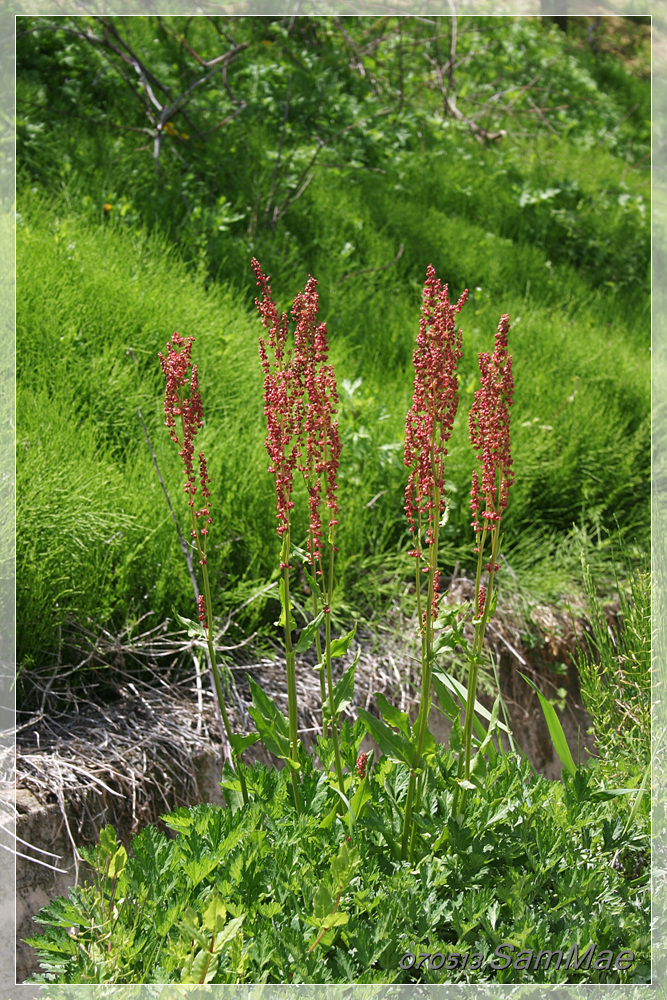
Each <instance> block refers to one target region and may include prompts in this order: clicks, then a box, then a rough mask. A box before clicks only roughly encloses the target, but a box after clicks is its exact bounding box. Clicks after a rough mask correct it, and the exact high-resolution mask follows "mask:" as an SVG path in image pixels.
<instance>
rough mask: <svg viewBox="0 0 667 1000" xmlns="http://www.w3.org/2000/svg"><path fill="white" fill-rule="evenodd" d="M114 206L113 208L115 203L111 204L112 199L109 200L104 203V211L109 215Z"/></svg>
mask: <svg viewBox="0 0 667 1000" xmlns="http://www.w3.org/2000/svg"><path fill="white" fill-rule="evenodd" d="M112 208H113V205H112V204H111V202H110V201H107V202H105V203H104V211H105V212H106V213H107V215H108V214H109V212H110V211H111V209H112Z"/></svg>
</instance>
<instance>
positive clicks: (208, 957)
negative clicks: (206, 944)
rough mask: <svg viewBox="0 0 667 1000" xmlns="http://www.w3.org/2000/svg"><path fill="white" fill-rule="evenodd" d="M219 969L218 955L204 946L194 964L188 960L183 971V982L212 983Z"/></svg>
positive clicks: (196, 956)
mask: <svg viewBox="0 0 667 1000" xmlns="http://www.w3.org/2000/svg"><path fill="white" fill-rule="evenodd" d="M217 971H218V956H217V955H213V954H211V952H210V951H208V950H206V949H204V948H202V949H201V951H198V952H197V954H196V955H195V959H194V962H192V965H191V964H190V962H187V963H186V964H185V965H184V966H183V969H182V971H181V982H182V983H210V982H211V980H212V979H213V978H214V977H215V974H216V972H217Z"/></svg>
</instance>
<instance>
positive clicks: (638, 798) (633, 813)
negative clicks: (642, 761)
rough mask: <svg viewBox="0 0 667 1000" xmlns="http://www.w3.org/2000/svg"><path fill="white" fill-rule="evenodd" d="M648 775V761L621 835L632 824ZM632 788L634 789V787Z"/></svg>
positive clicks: (649, 773)
mask: <svg viewBox="0 0 667 1000" xmlns="http://www.w3.org/2000/svg"><path fill="white" fill-rule="evenodd" d="M650 777H651V763H650V761H649V764H648V766H647V768H646V770H645V771H644V777H643V778H642V783H641V785H640V786H639V788H638V789H637V794H636V796H635V801H634V802H633V804H632V811H631V813H630V815H629V816H628V818H627V820H626V822H625V826H624V827H623V834H622V835H623V836H625V835H626V833H627V832H628V830H629V829H630V827H631V826H632V823H633V821H634V818H635V816H636V815H637V812H638V811H639V805H640V803H641V798H642V795H643V794H644V792H645V791H646V782H647V781H648V780H649V778H650ZM632 790H633V791H634V788H633V789H632Z"/></svg>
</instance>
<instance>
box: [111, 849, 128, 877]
mask: <svg viewBox="0 0 667 1000" xmlns="http://www.w3.org/2000/svg"><path fill="white" fill-rule="evenodd" d="M126 862H127V851H126V850H125V848H124V847H119V848H118V850H117V851H116V853H115V854H114V856H113V857H112V859H111V861H110V863H109V878H118V877H119V876H120V875H122V874H123V871H124V870H125V864H126Z"/></svg>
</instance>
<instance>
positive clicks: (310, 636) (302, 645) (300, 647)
mask: <svg viewBox="0 0 667 1000" xmlns="http://www.w3.org/2000/svg"><path fill="white" fill-rule="evenodd" d="M323 621H324V612H323V611H320V613H319V615H318V616H317V617H316V618H313V620H312V622H309V623H308V625H306V626H305V628H302V629H301V635H300V636H299V641H298V642H297V644H296V646H295V647H294V652H295V653H305V652H306V650H307V649H310V647H311V646H312V644H313V643H314V642H315V636H316V635H317V633H318V631H319V628H320V625H321V624H322V622H323Z"/></svg>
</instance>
